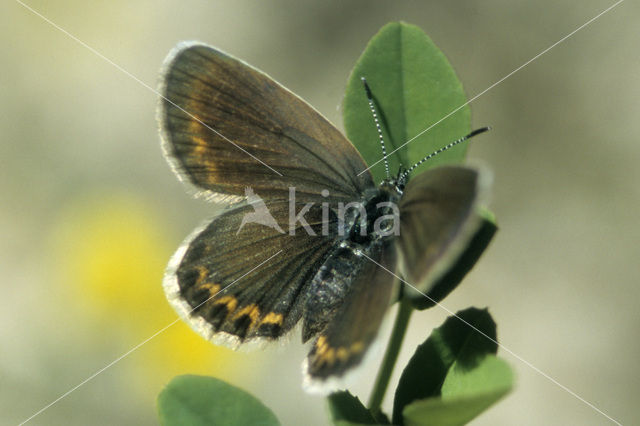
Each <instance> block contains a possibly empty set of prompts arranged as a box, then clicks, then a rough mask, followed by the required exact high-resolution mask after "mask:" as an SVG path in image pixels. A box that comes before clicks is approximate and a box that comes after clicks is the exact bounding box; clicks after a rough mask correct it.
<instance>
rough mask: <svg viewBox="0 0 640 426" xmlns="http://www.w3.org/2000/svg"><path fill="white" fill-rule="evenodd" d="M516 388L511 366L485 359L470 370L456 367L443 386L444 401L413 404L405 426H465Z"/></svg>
mask: <svg viewBox="0 0 640 426" xmlns="http://www.w3.org/2000/svg"><path fill="white" fill-rule="evenodd" d="M512 387H513V373H512V371H511V368H510V367H509V365H508V364H507V363H506V362H505V361H503V360H501V359H499V358H496V357H495V356H493V355H487V356H485V357H484V358H483V359H482V361H481V362H480V364H479V365H477V366H476V367H475V368H473V369H471V370H467V369H464V368H457V366H455V365H454V366H453V367H452V368H451V371H450V372H449V374H448V375H447V378H446V379H445V381H444V384H443V385H442V398H429V399H424V400H420V401H416V402H413V403H411V404H409V405H407V406H406V407H405V408H404V412H403V414H404V424H405V425H438V426H455V425H463V424H466V423H467V422H469V421H471V420H472V419H474V418H475V417H476V416H478V415H479V414H480V413H482V412H483V411H485V410H486V409H487V408H489V407H490V406H491V405H493V404H494V403H496V402H497V401H498V400H499V399H500V398H502V397H503V396H505V395H506V394H507V393H508V392H509V391H510V390H511V388H512Z"/></svg>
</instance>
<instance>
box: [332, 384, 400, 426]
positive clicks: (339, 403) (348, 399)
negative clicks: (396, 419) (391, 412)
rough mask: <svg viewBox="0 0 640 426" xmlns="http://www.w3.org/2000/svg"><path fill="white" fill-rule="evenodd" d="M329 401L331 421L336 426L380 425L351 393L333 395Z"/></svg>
mask: <svg viewBox="0 0 640 426" xmlns="http://www.w3.org/2000/svg"><path fill="white" fill-rule="evenodd" d="M327 399H328V402H329V412H330V413H331V419H332V420H333V424H335V425H344V426H347V425H376V424H379V423H378V422H377V421H376V419H375V418H374V417H373V415H372V414H371V412H370V411H369V410H368V409H367V407H365V406H364V405H363V404H362V402H360V400H359V399H358V398H357V397H355V396H353V395H351V393H350V392H349V391H341V392H336V393H332V394H331V395H329V397H328V398H327ZM387 424H388V423H387Z"/></svg>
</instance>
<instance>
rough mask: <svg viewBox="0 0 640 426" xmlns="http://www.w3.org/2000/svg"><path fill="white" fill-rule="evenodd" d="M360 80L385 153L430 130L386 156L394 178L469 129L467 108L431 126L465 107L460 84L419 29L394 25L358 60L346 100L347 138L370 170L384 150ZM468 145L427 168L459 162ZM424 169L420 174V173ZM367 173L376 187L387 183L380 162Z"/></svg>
mask: <svg viewBox="0 0 640 426" xmlns="http://www.w3.org/2000/svg"><path fill="white" fill-rule="evenodd" d="M361 77H365V78H366V79H367V82H368V83H369V86H370V87H371V91H372V93H373V97H374V101H375V104H376V107H377V109H378V113H379V116H380V119H381V124H382V127H383V132H384V136H385V142H386V144H387V152H388V153H390V152H391V151H393V150H395V149H396V148H397V147H400V146H401V145H403V144H404V143H405V142H407V141H408V140H409V139H411V138H413V137H415V136H417V135H418V134H419V133H420V132H422V131H424V130H425V129H427V128H429V127H430V126H432V125H433V127H432V128H430V129H429V130H428V131H427V132H425V133H424V134H422V135H421V136H419V137H417V138H416V139H415V140H413V141H412V142H410V143H409V144H407V145H406V146H405V147H404V148H401V149H400V150H398V151H397V152H396V153H395V154H393V155H391V156H390V167H391V168H390V172H391V174H392V175H394V174H396V173H397V171H398V167H399V166H400V164H402V165H403V166H404V167H409V166H411V165H412V164H414V163H416V162H417V161H419V160H420V159H422V158H423V157H425V156H426V155H428V154H430V153H431V152H433V151H435V150H437V149H439V148H441V147H443V146H445V145H446V144H448V143H449V142H451V141H453V140H455V139H458V138H460V137H462V136H464V135H466V134H468V133H469V131H470V129H471V113H470V110H469V107H468V106H464V107H462V108H460V109H459V110H457V111H456V112H455V113H453V114H451V115H450V116H449V117H447V118H446V119H444V120H442V121H441V122H440V123H438V124H437V125H434V124H435V123H436V122H438V121H439V120H441V119H443V118H444V117H445V116H446V115H447V114H449V113H451V112H452V111H454V110H456V109H457V108H459V107H460V106H461V105H464V104H465V103H466V102H467V99H466V96H465V94H464V90H463V89H462V84H461V83H460V81H459V80H458V78H457V76H456V74H455V72H454V70H453V68H452V67H451V65H450V64H449V61H448V60H447V58H446V57H445V56H444V54H443V53H442V52H441V51H440V50H439V49H438V48H437V47H436V45H435V44H433V42H432V41H431V39H430V38H429V37H428V36H427V35H426V34H425V33H424V32H423V31H422V30H421V29H420V28H418V27H416V26H414V25H409V24H406V23H403V22H392V23H390V24H387V25H385V26H384V27H383V28H382V29H381V30H380V32H378V34H376V35H375V36H374V37H373V38H372V39H371V41H370V42H369V44H368V46H367V48H366V49H365V51H364V53H363V54H362V56H361V57H360V59H358V62H357V63H356V65H355V67H354V68H353V71H352V73H351V76H350V77H349V82H348V83H347V90H346V94H345V98H344V108H343V115H344V125H345V130H346V133H347V137H348V138H349V139H350V140H351V142H353V144H354V145H355V146H356V148H358V150H359V151H360V153H361V154H362V156H363V157H364V159H365V161H366V162H367V164H368V165H372V164H374V163H376V162H377V161H378V160H380V159H382V150H381V149H380V144H379V142H378V134H377V130H376V127H375V125H374V121H373V116H372V114H371V111H370V109H369V105H368V103H367V97H366V94H365V91H364V88H363V85H362V82H361ZM466 145H467V144H466V143H465V144H460V145H458V146H456V147H454V148H452V149H450V150H448V151H445V152H444V153H442V154H440V155H438V156H437V157H435V158H434V159H433V160H429V161H428V162H427V163H425V166H428V167H431V166H433V165H436V164H444V163H458V162H461V161H462V160H463V159H464V154H465V151H466ZM425 166H422V167H421V168H422V169H423V170H424V167H425ZM419 170H420V168H419V169H418V171H419ZM371 172H372V173H373V175H374V179H375V181H376V182H380V181H382V180H383V179H384V178H385V172H384V165H383V163H382V162H380V163H378V164H377V165H375V166H374V167H373V168H372V169H371Z"/></svg>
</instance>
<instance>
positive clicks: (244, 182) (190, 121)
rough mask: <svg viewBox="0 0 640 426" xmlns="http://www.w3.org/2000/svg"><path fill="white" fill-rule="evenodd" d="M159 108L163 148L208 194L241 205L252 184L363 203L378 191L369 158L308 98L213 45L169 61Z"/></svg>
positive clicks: (278, 193) (188, 47) (268, 191)
mask: <svg viewBox="0 0 640 426" xmlns="http://www.w3.org/2000/svg"><path fill="white" fill-rule="evenodd" d="M160 89H161V94H162V96H163V99H162V100H161V104H160V109H159V120H160V127H161V132H162V136H163V146H164V150H165V153H166V155H167V157H168V158H169V160H170V162H171V164H172V166H173V167H174V169H175V171H176V172H177V173H178V175H179V176H180V177H181V178H182V179H183V180H186V181H188V182H190V183H192V184H194V185H195V186H196V187H197V188H198V190H199V193H200V194H204V195H207V196H210V197H211V198H213V199H214V200H215V199H218V200H228V201H237V200H239V199H242V198H243V195H244V190H245V187H247V186H251V187H252V188H253V189H254V190H256V191H257V192H260V193H261V194H262V196H263V197H265V198H270V199H273V198H279V199H284V198H287V197H288V195H289V188H291V187H295V188H296V193H297V197H298V199H299V200H300V201H317V200H319V199H320V193H321V191H322V190H328V191H329V194H330V195H329V197H328V198H327V200H328V201H335V200H345V201H352V200H354V199H357V198H358V197H359V196H360V194H361V193H362V191H363V190H364V188H367V187H369V186H371V185H372V182H371V175H370V174H369V173H368V172H367V173H363V174H362V175H361V176H357V174H358V173H360V172H361V171H362V170H364V169H365V168H366V165H365V163H364V161H363V160H362V157H361V156H360V154H359V153H358V152H357V150H356V149H355V148H354V147H353V145H351V143H349V142H348V141H347V140H346V139H345V137H344V136H343V135H342V134H341V133H340V132H339V131H338V130H337V129H336V128H335V127H334V126H333V125H331V124H330V123H329V122H328V121H327V120H326V119H325V118H324V117H322V116H321V115H320V114H319V113H318V112H317V111H316V110H314V109H313V108H312V107H311V106H309V104H307V103H306V102H304V101H303V100H302V99H300V98H299V97H297V96H296V95H294V94H293V93H291V92H290V91H288V90H287V89H285V88H284V87H282V86H281V85H280V84H278V83H277V82H275V81H274V80H272V79H271V78H269V77H268V76H267V75H266V74H264V73H262V72H260V71H258V70H256V69H255V68H252V67H250V66H249V65H247V64H245V63H244V62H241V61H239V60H237V59H235V58H233V57H231V56H229V55H226V54H225V53H222V52H220V51H219V50H216V49H214V48H212V47H209V46H206V45H202V44H198V43H185V44H182V45H179V46H178V47H177V48H176V49H175V50H174V52H172V53H171V54H170V55H169V56H168V58H167V59H166V61H165V70H164V73H163V76H162V83H161V88H160Z"/></svg>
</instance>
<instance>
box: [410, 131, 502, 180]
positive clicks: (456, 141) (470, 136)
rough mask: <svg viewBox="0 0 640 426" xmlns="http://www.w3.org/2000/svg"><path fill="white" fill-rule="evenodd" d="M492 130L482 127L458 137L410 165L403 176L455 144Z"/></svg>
mask: <svg viewBox="0 0 640 426" xmlns="http://www.w3.org/2000/svg"><path fill="white" fill-rule="evenodd" d="M489 130H491V127H481V128H480V129H476V130H474V131H473V132H471V133H469V134H468V135H467V136H464V137H461V138H460V139H457V140H455V141H453V142H451V143H450V144H449V145H445V146H443V147H442V148H440V149H438V150H436V151H433V152H432V153H431V154H429V155H427V156H426V157H424V158H423V159H422V160H420V161H418V162H417V163H416V164H414V165H413V166H411V167H409V168H408V169H407V170H405V171H404V173H402V176H401V177H402V178H406V177H407V176H409V173H411V172H412V171H413V170H414V169H415V168H416V167H418V166H419V165H420V164H422V163H424V162H425V161H427V160H430V159H432V158H433V157H435V156H436V155H438V154H440V153H441V152H444V151H446V150H448V149H449V148H453V147H454V146H456V145H458V144H459V143H462V142H464V141H466V140H467V139H471V138H472V137H474V136H477V135H479V134H481V133H484V132H487V131H489Z"/></svg>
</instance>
